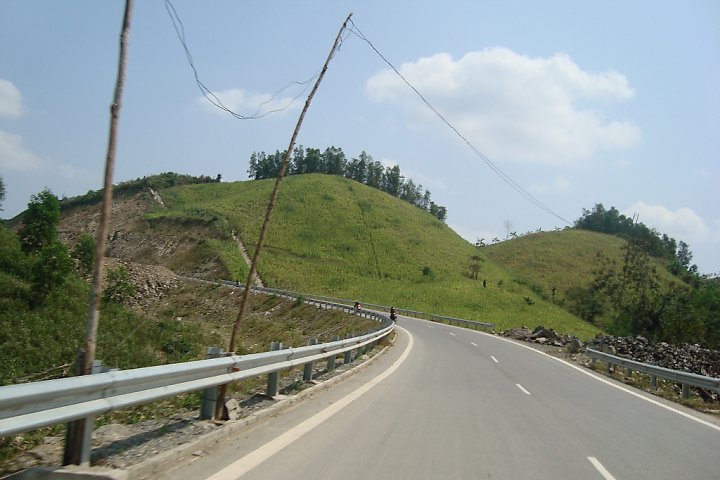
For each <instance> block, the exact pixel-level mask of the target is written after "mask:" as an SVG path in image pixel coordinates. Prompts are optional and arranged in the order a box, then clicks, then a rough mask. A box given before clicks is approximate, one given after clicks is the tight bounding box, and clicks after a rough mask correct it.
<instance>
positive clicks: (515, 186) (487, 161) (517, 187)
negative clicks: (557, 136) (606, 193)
mask: <svg viewBox="0 0 720 480" xmlns="http://www.w3.org/2000/svg"><path fill="white" fill-rule="evenodd" d="M350 23H351V24H352V28H351V29H350V32H352V33H353V34H355V35H356V36H357V37H358V38H360V39H361V40H363V41H364V42H365V43H367V44H368V45H369V46H370V48H372V49H373V51H374V52H375V53H376V54H377V55H378V56H379V57H380V58H381V59H382V60H383V61H384V62H385V63H386V64H387V65H388V66H389V67H390V68H391V69H392V70H393V71H394V72H395V73H396V74H397V76H398V77H400V79H401V80H402V81H403V82H404V83H405V84H406V85H407V86H408V87H409V88H410V89H411V90H412V91H413V92H415V94H416V95H417V96H418V97H420V100H422V102H423V103H424V104H425V106H426V107H428V108H429V109H430V110H431V111H432V112H433V113H434V114H435V115H436V116H437V117H438V118H439V119H440V120H442V122H443V123H444V124H445V125H447V126H448V128H450V130H452V131H453V132H454V133H455V134H456V135H457V136H458V137H460V139H462V141H463V142H465V143H466V144H467V146H468V147H470V149H471V150H472V151H473V152H475V154H476V155H477V156H478V157H480V159H481V160H482V161H483V162H485V164H486V165H487V166H488V167H490V169H491V170H492V171H494V172H495V173H496V174H497V175H498V176H499V177H500V179H501V180H502V181H504V182H505V183H507V184H508V185H509V186H510V187H512V189H513V190H515V191H516V192H518V193H519V194H520V195H522V196H523V197H525V199H526V200H528V201H529V202H531V203H532V204H534V205H535V206H537V207H538V208H540V209H542V210H544V211H545V212H547V213H549V214H551V215H553V216H554V217H556V218H558V219H560V220H562V221H563V222H565V223H567V224H568V225H569V224H570V223H571V222H569V221H568V220H566V219H564V218H563V217H561V216H560V215H558V214H557V213H555V212H554V211H553V210H552V209H551V208H550V207H548V206H546V205H545V204H543V203H542V202H541V201H540V200H538V199H537V198H535V197H534V196H533V195H532V194H531V193H530V192H528V191H527V190H525V189H524V188H523V187H521V186H520V185H519V184H518V183H517V182H516V181H515V180H513V179H512V178H511V177H510V176H509V175H508V174H506V173H505V172H503V171H502V170H501V169H500V167H498V166H497V165H495V164H494V163H493V162H492V160H490V159H489V158H488V157H487V156H486V155H484V154H483V153H482V152H481V151H480V150H478V149H477V147H475V145H473V144H472V142H470V140H468V139H467V138H466V137H465V136H464V135H463V134H462V133H460V131H459V130H458V129H457V128H455V126H453V125H452V124H451V123H450V122H449V121H448V120H447V119H446V118H445V117H444V116H443V115H442V114H441V113H440V112H439V111H438V110H437V109H436V108H435V107H434V106H433V105H432V104H431V103H430V102H429V101H428V100H427V99H426V98H425V96H423V94H422V93H420V92H419V91H418V89H417V88H415V87H414V86H413V85H412V84H411V83H410V82H409V81H408V80H407V78H405V77H404V76H403V74H402V73H400V71H399V70H398V69H397V68H395V66H394V65H393V64H392V63H391V62H390V61H389V60H388V59H387V58H385V56H384V55H383V54H382V53H380V51H379V50H378V49H377V48H376V47H375V45H373V43H372V42H371V41H370V40H369V39H368V38H367V37H366V36H365V35H364V34H363V33H362V32H361V31H360V29H359V28H358V27H357V25H355V22H353V21H352V20H350Z"/></svg>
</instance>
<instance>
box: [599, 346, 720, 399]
mask: <svg viewBox="0 0 720 480" xmlns="http://www.w3.org/2000/svg"><path fill="white" fill-rule="evenodd" d="M585 354H586V355H587V356H589V357H590V358H591V359H592V360H593V363H595V360H602V361H603V362H605V363H607V364H608V369H610V366H611V365H617V366H619V367H622V368H625V369H626V370H627V373H628V375H630V374H631V373H632V372H633V371H636V372H642V373H645V374H647V375H650V382H651V384H652V386H653V387H656V386H657V377H660V378H664V379H665V380H670V381H672V382H676V383H679V384H681V385H682V396H683V398H687V397H688V395H689V391H688V387H698V388H705V389H707V390H714V391H716V392H720V378H715V377H706V376H703V375H697V374H695V373H690V372H682V371H680V370H671V369H669V368H664V367H658V366H656V365H649V364H647V363H641V362H637V361H635V360H630V359H627V358H622V357H617V356H615V355H610V354H609V353H605V352H600V351H598V350H593V349H592V348H587V349H585Z"/></svg>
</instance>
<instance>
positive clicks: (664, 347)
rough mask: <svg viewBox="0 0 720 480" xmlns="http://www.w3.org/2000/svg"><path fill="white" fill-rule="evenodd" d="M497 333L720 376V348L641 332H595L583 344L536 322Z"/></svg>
mask: <svg viewBox="0 0 720 480" xmlns="http://www.w3.org/2000/svg"><path fill="white" fill-rule="evenodd" d="M500 335H502V336H505V337H510V338H513V339H515V340H521V341H524V342H533V343H537V344H540V345H548V346H553V347H563V348H564V349H565V351H566V352H567V353H571V354H573V353H578V352H581V351H582V350H584V349H585V347H589V348H592V349H594V350H601V351H603V352H607V353H610V354H611V355H617V356H618V357H624V358H629V359H631V360H635V361H637V362H642V363H647V364H650V365H657V366H659V367H664V368H669V369H671V370H680V371H684V372H690V373H695V374H697V375H704V376H707V377H720V351H719V350H710V349H707V348H702V347H701V346H700V345H697V344H695V345H690V344H681V345H671V344H669V343H666V342H658V343H652V342H650V341H649V340H648V339H647V338H645V337H642V336H635V337H613V336H597V337H595V338H594V339H593V340H591V341H590V342H588V343H587V344H583V342H581V341H580V340H579V339H578V338H577V337H575V336H573V335H560V334H558V333H557V332H555V331H554V330H553V329H548V328H545V327H543V326H538V327H536V328H535V329H534V330H530V329H529V328H527V327H525V326H523V327H520V328H513V329H510V330H505V331H503V332H500ZM700 395H701V396H702V398H703V399H705V400H706V401H718V400H720V394H717V393H715V392H705V391H703V392H700Z"/></svg>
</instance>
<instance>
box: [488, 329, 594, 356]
mask: <svg viewBox="0 0 720 480" xmlns="http://www.w3.org/2000/svg"><path fill="white" fill-rule="evenodd" d="M500 335H502V336H504V337H509V338H512V339H515V340H521V341H523V342H533V343H538V344H540V345H550V346H553V347H564V348H565V349H566V351H567V352H569V353H577V352H579V351H580V350H581V349H582V347H583V343H582V342H581V341H580V339H579V338H577V337H576V336H574V335H565V334H559V333H557V332H556V331H555V330H553V329H552V328H545V327H543V326H542V325H539V326H537V327H535V329H534V330H530V329H529V328H528V327H526V326H524V325H523V326H522V327H520V328H513V329H510V330H505V331H502V332H500Z"/></svg>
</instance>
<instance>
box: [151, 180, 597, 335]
mask: <svg viewBox="0 0 720 480" xmlns="http://www.w3.org/2000/svg"><path fill="white" fill-rule="evenodd" d="M272 187H273V181H270V180H261V181H250V182H238V183H221V184H207V185H192V186H184V187H179V188H173V189H168V190H163V191H162V192H161V194H162V196H163V200H164V202H165V205H166V208H157V209H155V210H154V211H152V212H150V213H149V214H148V215H147V217H148V219H149V220H150V221H151V222H152V221H167V220H175V221H188V220H191V219H195V220H197V221H202V220H206V221H207V220H208V219H211V218H218V219H221V221H222V222H227V225H228V226H229V228H231V229H234V230H235V231H236V232H238V233H239V234H240V236H241V237H242V239H243V241H244V242H245V244H246V245H247V247H248V250H249V251H250V252H249V253H250V254H251V255H252V253H253V250H254V246H255V244H256V243H257V239H258V236H259V232H260V228H261V226H262V221H263V218H264V215H265V209H266V206H267V202H268V199H269V197H270V192H271V190H272ZM265 244H266V246H265V249H264V251H263V255H262V260H261V263H260V273H261V275H262V278H263V279H264V280H265V282H266V283H268V284H269V285H271V286H274V287H279V288H286V289H292V290H297V291H305V292H311V293H319V294H320V293H322V294H328V295H334V296H339V297H347V298H357V299H361V300H363V301H366V302H373V303H381V304H387V305H391V304H392V305H398V306H401V307H404V308H412V309H417V310H422V311H428V312H433V313H438V314H446V315H452V316H459V317H463V318H468V319H476V320H482V321H489V322H494V323H496V324H497V326H498V328H500V329H503V328H507V327H511V326H517V325H521V324H525V325H531V326H534V325H537V324H543V325H545V326H547V327H552V328H556V329H557V330H558V331H562V332H572V333H575V334H578V335H580V336H582V337H589V336H592V335H594V334H595V333H596V332H597V329H596V328H595V327H594V326H592V325H589V324H587V323H585V322H582V321H580V320H578V319H577V318H576V317H574V316H572V315H571V314H569V313H568V312H566V311H565V310H563V309H561V308H559V307H558V306H556V305H554V304H553V303H552V302H545V301H543V300H542V299H541V298H540V297H539V296H538V295H537V294H535V293H534V292H532V291H531V289H529V288H528V287H527V286H524V285H522V284H521V283H522V282H520V283H518V282H516V281H514V280H515V279H516V278H518V277H517V275H514V274H512V273H509V272H508V271H507V270H505V269H504V268H502V267H500V266H499V265H498V263H497V262H494V261H492V260H484V261H482V262H481V271H480V273H479V276H478V279H477V280H474V279H471V278H469V275H468V274H469V272H470V268H469V265H470V263H471V257H472V256H474V255H480V256H484V255H485V254H484V251H483V250H478V249H477V248H476V247H474V246H473V245H471V244H470V243H468V242H467V241H465V240H464V239H462V238H461V237H460V236H458V235H457V234H456V233H455V232H453V231H452V230H451V229H450V228H448V227H447V226H446V225H445V224H444V223H442V222H440V221H439V220H437V219H436V218H434V217H433V216H431V215H430V214H428V213H427V212H425V211H423V210H421V209H419V208H416V207H414V206H412V205H410V204H407V203H405V202H403V201H401V200H398V199H397V198H394V197H392V196H390V195H387V194H385V193H383V192H380V191H378V190H375V189H372V188H369V187H366V186H364V185H361V184H359V183H357V182H354V181H352V180H348V179H343V178H339V177H335V176H326V175H318V174H314V175H300V176H293V177H289V178H287V179H285V180H284V182H283V184H282V188H281V191H280V196H279V199H278V203H277V207H276V210H275V212H274V215H273V219H272V223H271V227H270V231H269V233H268V236H267V238H266V242H265ZM218 253H219V255H220V256H221V257H222V258H223V259H224V260H225V261H226V262H227V263H228V264H226V268H227V269H228V271H230V272H232V274H233V275H235V276H237V277H238V278H240V279H242V280H244V278H245V275H246V272H247V269H246V267H245V266H244V265H243V264H242V262H241V261H239V260H238V259H237V257H233V256H231V255H230V254H229V252H226V253H223V252H222V251H219V252H218ZM483 279H485V280H487V282H486V287H483V282H482V280H483Z"/></svg>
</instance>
